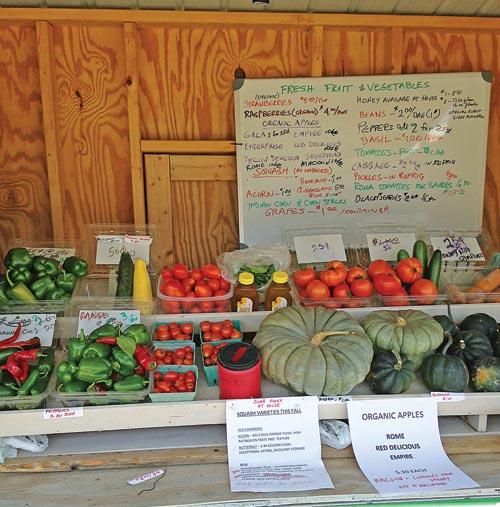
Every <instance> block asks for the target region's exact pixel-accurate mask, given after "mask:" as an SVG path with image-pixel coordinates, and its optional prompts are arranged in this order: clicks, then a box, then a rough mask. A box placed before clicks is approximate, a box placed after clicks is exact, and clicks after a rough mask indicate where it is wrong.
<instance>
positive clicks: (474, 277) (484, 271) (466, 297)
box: [441, 266, 500, 304]
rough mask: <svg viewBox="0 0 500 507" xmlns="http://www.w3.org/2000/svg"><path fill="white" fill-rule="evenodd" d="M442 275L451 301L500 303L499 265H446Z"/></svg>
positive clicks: (460, 302)
mask: <svg viewBox="0 0 500 507" xmlns="http://www.w3.org/2000/svg"><path fill="white" fill-rule="evenodd" d="M441 277H442V286H443V288H444V290H445V292H446V294H447V296H448V298H449V300H450V302H451V303H456V304H464V303H479V304H480V303H500V268H498V267H494V266H487V267H473V266H462V267H445V269H444V270H443V273H442V275H441Z"/></svg>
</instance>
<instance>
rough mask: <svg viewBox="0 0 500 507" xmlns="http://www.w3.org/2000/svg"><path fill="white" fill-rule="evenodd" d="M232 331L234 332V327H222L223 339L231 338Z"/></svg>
mask: <svg viewBox="0 0 500 507" xmlns="http://www.w3.org/2000/svg"><path fill="white" fill-rule="evenodd" d="M232 331H233V328H232V327H229V326H222V328H221V330H220V334H221V335H222V337H223V338H231V333H232Z"/></svg>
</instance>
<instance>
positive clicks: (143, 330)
mask: <svg viewBox="0 0 500 507" xmlns="http://www.w3.org/2000/svg"><path fill="white" fill-rule="evenodd" d="M123 335H124V336H128V337H129V338H133V339H134V340H135V343H137V345H148V344H149V333H148V328H147V327H146V326H145V325H144V324H132V325H131V326H129V327H127V329H125V331H123Z"/></svg>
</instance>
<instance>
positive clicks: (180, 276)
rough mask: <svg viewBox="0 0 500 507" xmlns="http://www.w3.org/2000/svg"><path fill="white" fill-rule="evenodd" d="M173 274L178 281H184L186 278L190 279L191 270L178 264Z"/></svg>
mask: <svg viewBox="0 0 500 507" xmlns="http://www.w3.org/2000/svg"><path fill="white" fill-rule="evenodd" d="M172 272H173V274H174V278H176V279H177V280H184V279H185V278H189V269H188V267H187V266H186V265H185V264H176V265H175V266H174V267H173V268H172Z"/></svg>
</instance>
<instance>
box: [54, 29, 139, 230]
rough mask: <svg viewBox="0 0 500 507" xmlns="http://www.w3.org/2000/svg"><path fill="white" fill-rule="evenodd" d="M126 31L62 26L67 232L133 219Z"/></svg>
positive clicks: (57, 44) (57, 69) (59, 65)
mask: <svg viewBox="0 0 500 507" xmlns="http://www.w3.org/2000/svg"><path fill="white" fill-rule="evenodd" d="M123 39H124V34H123V29H122V27H120V26H82V25H71V26H70V25H68V26H64V25H62V26H61V25H57V26H56V27H55V29H54V48H55V55H54V66H53V71H54V74H55V86H56V97H57V104H56V107H57V120H58V123H59V134H60V162H61V168H62V172H63V178H62V179H63V189H64V206H65V219H66V220H65V224H66V227H67V231H68V235H69V236H71V237H73V236H75V237H78V236H80V237H83V236H84V234H85V228H86V225H87V224H89V223H94V222H98V223H117V222H121V223H129V222H133V208H132V188H131V171H130V148H129V139H128V117H127V95H126V94H127V91H126V74H125V52H124V40H123Z"/></svg>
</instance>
